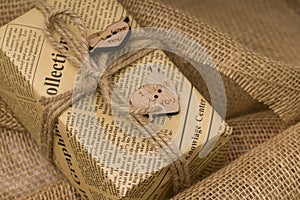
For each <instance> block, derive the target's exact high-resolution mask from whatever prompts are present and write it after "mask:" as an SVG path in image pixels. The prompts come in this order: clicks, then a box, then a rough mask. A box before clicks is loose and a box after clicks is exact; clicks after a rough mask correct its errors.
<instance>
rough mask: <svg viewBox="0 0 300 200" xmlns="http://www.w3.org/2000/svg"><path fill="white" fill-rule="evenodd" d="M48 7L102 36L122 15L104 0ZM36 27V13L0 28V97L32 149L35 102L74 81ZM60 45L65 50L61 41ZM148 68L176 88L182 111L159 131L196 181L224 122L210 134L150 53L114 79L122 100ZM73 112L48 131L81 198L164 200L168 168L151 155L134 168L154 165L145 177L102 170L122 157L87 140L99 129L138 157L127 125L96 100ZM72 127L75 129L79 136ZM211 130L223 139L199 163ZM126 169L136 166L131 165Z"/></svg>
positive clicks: (187, 89)
mask: <svg viewBox="0 0 300 200" xmlns="http://www.w3.org/2000/svg"><path fill="white" fill-rule="evenodd" d="M50 3H51V4H52V5H54V6H55V7H59V8H65V7H69V8H73V9H75V11H76V12H77V13H79V14H80V15H81V16H82V17H83V20H84V21H85V22H86V26H87V31H88V32H89V33H93V32H95V31H97V30H102V29H104V28H105V27H106V26H107V25H109V24H111V23H112V22H114V21H117V20H119V19H120V18H121V16H124V15H126V11H125V10H124V9H123V7H122V6H121V5H120V4H118V3H117V2H116V1H110V0H107V1H101V3H93V2H92V1H90V2H89V1H87V2H85V3H83V4H81V5H80V6H79V4H78V1H71V2H68V3H66V2H63V1H62V2H60V1H53V2H50ZM88 11H89V12H88ZM86 13H89V15H87V14H86ZM32 19H36V20H34V21H33V20H32ZM131 22H132V24H131V26H132V27H138V25H137V24H136V22H135V21H134V20H131ZM43 27H44V21H43V17H42V15H41V13H40V12H39V11H37V10H36V9H33V10H31V11H29V12H28V13H26V14H25V15H23V16H21V17H20V18H18V19H16V20H14V21H12V22H11V23H9V24H7V25H6V26H4V27H2V28H1V29H0V41H1V50H2V51H1V59H2V60H3V61H4V62H2V67H1V81H2V83H3V84H1V88H0V89H1V94H2V98H3V99H4V100H5V101H6V102H7V103H8V105H9V106H10V107H11V108H12V110H13V111H14V112H15V113H16V115H17V116H18V118H19V119H20V121H21V122H22V123H23V124H24V126H25V127H26V128H27V129H28V130H29V132H30V133H31V134H32V136H33V138H34V139H35V140H36V141H37V143H38V144H39V143H40V142H41V136H40V134H39V133H40V129H41V127H40V126H41V125H40V118H41V115H42V113H43V108H42V106H40V105H39V103H38V100H39V99H40V97H41V96H51V95H53V94H59V93H63V92H65V91H68V90H70V89H72V88H73V87H74V82H75V78H76V74H77V70H76V69H75V68H73V67H72V66H70V64H69V63H68V61H67V59H66V58H65V57H64V55H61V54H59V53H57V52H56V51H54V50H53V48H52V47H51V44H49V42H48V41H47V40H46V38H45V35H44V34H43V30H42V29H43ZM60 41H61V43H62V44H64V40H63V39H60ZM65 45H66V44H65ZM6 56H7V57H6ZM151 63H153V64H160V65H161V66H163V67H162V68H161V73H162V74H164V75H166V76H168V77H170V78H172V80H174V82H175V85H176V89H177V93H178V96H179V98H180V105H181V111H180V113H179V114H178V115H174V116H172V117H168V118H167V119H166V122H165V124H164V127H163V131H164V133H166V134H169V135H170V137H171V138H172V140H173V141H172V142H173V143H175V144H176V145H178V147H179V149H180V150H182V151H183V154H185V155H186V156H187V158H188V160H189V161H190V168H191V170H190V173H191V176H192V177H197V174H199V173H201V170H203V168H204V167H205V165H207V164H208V163H209V162H210V160H211V159H212V158H213V157H214V156H216V155H217V154H218V153H219V152H218V150H220V149H221V148H222V147H223V146H224V144H225V143H226V141H227V140H228V135H229V134H230V132H231V130H230V128H229V127H228V126H227V125H226V124H225V122H223V126H222V130H214V126H213V122H214V120H216V121H220V116H219V115H218V114H217V113H216V112H215V111H214V109H213V108H212V107H211V106H210V105H209V104H208V103H207V101H206V100H205V99H204V98H203V97H202V96H201V95H200V94H199V92H198V91H197V90H196V89H194V88H193V86H192V85H191V84H190V83H189V81H188V80H187V79H186V78H185V77H184V76H183V75H182V74H181V72H179V70H178V69H177V68H176V67H175V66H174V64H173V63H172V62H171V61H170V60H169V59H168V58H167V57H166V56H165V55H164V53H163V52H162V51H160V50H156V51H154V52H153V53H151V54H149V55H147V56H145V57H144V58H142V59H140V60H138V61H136V62H135V63H133V64H132V65H130V66H128V67H127V68H126V69H124V70H122V71H121V72H119V73H118V74H117V75H116V76H114V81H115V82H116V85H117V86H118V87H119V88H121V89H122V88H123V89H125V90H126V92H127V94H128V95H129V94H130V93H132V92H133V91H134V89H136V88H138V87H139V86H140V85H141V83H142V80H143V78H144V76H145V75H147V74H148V73H149V66H148V64H151ZM136 72H138V73H136ZM140 74H142V76H141V75H140ZM133 80H134V82H132V81H133ZM130 81H131V82H130ZM128 83H129V84H131V86H132V87H131V89H128V88H127V86H126V84H128ZM86 105H89V106H90V105H92V106H94V107H95V108H96V121H91V120H90V118H89V115H88V114H87V113H86V112H88V110H85V108H87V107H88V106H87V107H86ZM76 106H79V107H76ZM76 106H75V107H73V108H69V109H68V110H66V111H65V112H64V113H63V114H62V115H61V116H60V117H59V119H58V124H57V126H56V129H55V137H54V146H53V149H54V151H53V152H54V161H55V163H56V164H57V166H58V167H59V168H60V169H61V171H62V172H63V173H64V174H65V175H66V177H67V178H68V179H69V181H70V182H71V183H72V184H73V185H74V186H75V188H77V189H78V191H79V192H80V193H81V194H82V196H85V197H88V198H91V199H98V198H103V199H120V198H123V197H126V198H128V199H137V198H141V199H145V198H149V199H163V198H165V197H166V196H167V195H168V194H169V192H170V191H171V188H172V187H171V181H170V172H169V167H168V166H167V164H168V163H167V164H166V163H164V159H163V158H159V159H157V158H156V157H151V156H150V157H148V160H147V159H146V160H145V159H144V163H138V164H144V165H145V167H147V166H149V165H148V164H149V163H146V162H150V163H151V162H154V161H155V162H157V163H160V164H157V165H156V166H157V169H156V170H154V171H150V172H151V173H144V174H143V173H141V174H137V173H129V172H128V170H127V171H126V170H124V168H123V169H117V170H114V169H113V168H111V167H110V166H109V165H105V161H106V162H108V159H113V160H114V161H113V162H115V163H117V162H118V161H119V162H120V160H122V158H119V157H118V155H117V154H115V155H113V154H108V155H107V154H105V153H104V152H105V151H106V150H107V149H105V147H106V146H107V144H105V143H104V144H103V143H102V144H101V139H103V138H100V136H98V138H97V135H96V134H92V133H93V131H95V130H91V129H89V127H93V128H95V127H99V129H102V130H103V132H104V133H105V134H104V137H106V139H108V140H107V141H110V142H112V143H113V145H115V146H117V147H120V148H123V149H127V150H129V149H131V150H132V149H135V150H136V149H140V151H141V153H144V152H145V151H147V149H148V148H147V145H149V143H148V142H147V141H146V140H145V139H139V138H137V139H136V138H134V137H132V136H131V135H130V134H128V133H126V132H124V130H126V125H124V124H123V127H122V124H121V125H120V124H119V125H118V126H117V125H116V124H115V122H114V119H113V116H112V113H111V109H110V107H109V105H108V104H107V103H106V102H104V100H103V98H101V96H100V95H99V94H96V96H88V97H87V98H85V99H82V100H80V101H79V102H78V104H76ZM193 108H197V109H193ZM20 111H22V112H20ZM199 115H201V117H203V119H202V120H201V124H200V123H199V122H198V121H197V120H193V119H195V117H197V116H199ZM218 118H219V119H218ZM182 121H184V123H182ZM78 124H80V126H79V127H80V128H82V129H81V130H78ZM94 125H97V126H94ZM118 129H120V130H118ZM122 130H123V131H122ZM210 131H219V132H221V133H222V134H221V136H220V138H219V141H218V143H217V144H216V148H215V149H214V151H213V152H211V153H210V154H209V155H208V156H207V157H205V158H203V159H200V158H199V157H198V152H199V150H200V148H201V146H203V144H204V143H205V141H207V139H208V138H209V133H210ZM95 132H97V131H95ZM191 133H192V134H191ZM190 134H191V135H190ZM185 135H186V136H185ZM187 136H189V137H190V138H189V140H192V144H190V143H188V141H189V140H188V139H186V138H188V137H187ZM99 141H100V142H99ZM83 144H84V145H83ZM105 145H106V146H105ZM89 146H94V147H96V148H93V150H97V151H96V152H91V151H90V150H91V149H89V148H88V147H89ZM110 153H114V152H110ZM115 153H116V152H115ZM141 155H143V154H141ZM97 156H98V157H97ZM101 156H102V157H101ZM104 156H106V157H104ZM127 156H128V155H127ZM126 158H127V157H126ZM154 158H155V159H154ZM141 160H143V159H140V161H141ZM128 163H132V164H135V163H134V162H132V161H129V162H127V164H128ZM119 164H122V163H119ZM121 166H122V165H121ZM123 167H125V168H126V167H127V168H130V167H131V166H123ZM158 169H159V170H158ZM129 171H130V170H129ZM147 172H149V171H147Z"/></svg>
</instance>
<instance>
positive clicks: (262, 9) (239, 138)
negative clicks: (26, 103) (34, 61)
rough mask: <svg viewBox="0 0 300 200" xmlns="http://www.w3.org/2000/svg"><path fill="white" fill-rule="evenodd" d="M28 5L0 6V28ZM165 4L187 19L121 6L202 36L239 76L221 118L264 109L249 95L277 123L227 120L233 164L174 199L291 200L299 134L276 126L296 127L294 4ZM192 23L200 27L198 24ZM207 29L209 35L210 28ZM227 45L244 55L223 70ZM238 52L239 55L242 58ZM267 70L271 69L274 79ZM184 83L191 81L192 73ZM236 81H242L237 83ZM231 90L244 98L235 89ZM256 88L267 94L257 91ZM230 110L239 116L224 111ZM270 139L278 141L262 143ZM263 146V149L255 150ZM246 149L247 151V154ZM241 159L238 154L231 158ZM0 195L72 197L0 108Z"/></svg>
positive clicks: (144, 20)
mask: <svg viewBox="0 0 300 200" xmlns="http://www.w3.org/2000/svg"><path fill="white" fill-rule="evenodd" d="M29 2H30V1H27V0H14V1H2V2H1V5H0V12H1V18H0V25H3V24H4V23H6V22H8V21H10V20H12V19H13V18H15V17H16V16H19V15H21V14H22V13H23V12H25V11H27V10H28V9H29V5H30V4H29ZM195 2H196V3H195ZM128 3H129V4H128ZM222 3H223V4H222ZM173 5H174V6H177V7H178V8H180V9H183V10H185V11H187V12H189V13H190V14H192V15H194V17H195V18H191V17H190V16H187V15H186V14H183V11H180V10H176V11H174V9H173V8H171V7H170V6H161V4H160V3H153V2H151V1H150V2H142V1H129V2H127V9H128V10H129V11H132V13H134V14H135V15H136V16H135V18H136V19H140V22H141V24H143V25H158V26H162V24H167V25H168V26H170V27H175V28H177V29H179V30H181V31H183V32H187V33H190V34H191V35H192V34H193V33H192V32H191V29H190V28H186V27H189V26H192V27H194V28H195V27H198V28H199V30H201V31H199V33H203V34H200V35H203V37H201V42H202V43H205V44H209V45H208V46H209V49H210V50H211V53H212V54H214V53H215V54H216V55H218V58H217V59H218V60H219V61H220V63H221V65H220V66H224V67H226V66H230V67H231V68H230V69H228V71H226V70H225V71H224V72H231V73H232V71H234V70H236V71H238V70H237V69H239V70H242V69H247V70H246V71H244V73H243V74H242V75H241V74H240V76H238V75H236V74H235V75H234V74H232V75H231V76H229V78H227V80H228V81H229V82H231V83H232V84H231V85H232V87H227V96H228V99H229V101H228V104H229V105H228V108H229V110H228V112H229V113H230V112H231V113H232V114H230V115H231V116H234V115H240V114H242V113H245V112H253V109H254V108H255V109H258V110H261V109H264V107H261V105H258V103H257V101H255V100H253V99H251V97H250V95H251V96H252V97H254V98H256V99H257V100H259V101H262V102H264V103H266V104H267V105H269V106H270V107H271V108H272V109H273V110H275V112H276V113H278V114H279V115H280V116H281V119H280V118H279V117H278V116H277V115H276V114H274V112H273V111H266V112H258V113H254V114H251V115H246V116H241V117H238V118H234V119H230V120H229V121H228V122H229V124H230V125H231V126H232V127H233V128H234V132H233V137H232V140H231V147H230V152H229V154H228V161H232V160H235V159H236V160H235V161H234V162H232V163H231V164H230V165H228V166H227V167H225V168H223V169H221V170H220V171H219V172H217V173H216V174H214V175H212V176H208V177H207V178H205V179H204V180H202V181H201V182H199V183H197V184H196V185H194V186H192V187H191V188H190V189H188V190H186V191H183V192H182V193H180V194H178V195H177V196H176V197H174V198H175V199H189V198H195V199H196V198H198V199H199V198H203V199H274V198H276V199H299V198H300V188H299V184H300V183H299V180H300V169H299V163H300V157H299V155H300V152H299V146H300V138H299V135H300V132H299V130H300V128H299V124H298V125H295V126H293V127H291V128H289V129H287V127H288V124H287V123H285V122H283V121H282V119H286V120H288V121H289V122H291V123H297V122H298V121H299V113H300V112H299V107H300V106H299V102H300V101H299V96H300V95H299V63H300V58H299V53H300V46H299V41H300V40H299V37H300V28H299V27H300V17H299V10H300V6H299V5H300V3H299V1H296V0H286V1H279V0H269V1H255V2H254V1H253V0H243V1H238V0H229V1H223V2H222V1H221V0H220V1H191V0H188V1H182V2H181V1H174V2H173ZM154 11H155V12H154ZM151 16H152V17H151ZM172 16H175V17H173V18H172ZM154 17H159V18H158V19H159V20H153V19H154ZM164 19H165V20H167V19H169V20H170V22H169V23H165V21H164ZM186 19H188V20H186ZM199 19H201V20H203V21H204V22H205V23H203V22H201V23H198V22H197V21H198V20H199ZM181 20H182V21H181ZM184 22H185V23H184ZM197 23H198V24H197ZM207 24H210V25H213V26H215V27H216V28H217V29H212V27H211V26H208V25H207ZM179 25H180V26H179ZM224 33H225V34H224ZM195 36H197V34H195ZM225 36H226V37H225ZM224 37H225V39H224ZM216 41H219V42H216ZM221 41H222V42H221ZM232 44H238V46H239V48H237V49H236V50H237V52H239V53H240V54H239V55H244V56H242V57H240V56H238V57H236V58H235V60H234V61H235V62H236V63H237V64H236V65H234V64H233V65H230V63H223V62H228V60H226V59H227V58H228V55H227V53H228V52H227V51H224V48H225V47H228V46H229V47H230V46H231V45H232ZM240 47H241V48H240ZM225 49H226V48H225ZM245 49H246V50H245ZM245 52H246V54H247V55H245V54H243V53H245ZM265 56H266V57H265ZM222 60H224V61H222ZM273 60H278V61H280V62H277V61H273ZM230 62H231V64H232V63H235V62H233V61H230ZM183 66H186V65H183ZM239 67H241V68H239ZM247 67H248V68H247ZM252 70H253V71H252ZM272 70H275V71H276V70H278V74H276V73H275V72H274V71H272ZM254 71H255V72H256V73H255V75H256V76H254V74H253V72H254ZM246 72H247V73H246ZM265 72H268V73H265ZM224 74H226V75H229V74H230V73H224ZM259 75H262V76H265V78H266V79H268V80H270V78H272V77H277V79H276V82H277V83H278V84H281V83H284V85H283V87H275V86H276V84H275V83H276V82H268V83H266V84H263V83H262V82H261V81H262V80H261V79H259V78H260V76H259ZM187 77H189V78H190V80H192V79H193V75H192V74H189V75H188V76H187ZM255 77H256V78H257V79H259V80H256V81H257V82H255V81H253V79H255ZM196 78H197V77H196ZM196 78H194V79H195V80H196ZM239 80H243V81H245V80H248V81H246V82H244V83H243V82H242V81H239ZM194 82H196V81H194ZM256 83H260V84H256ZM238 84H240V85H241V86H242V88H244V89H245V90H246V91H247V92H249V93H250V95H248V94H247V93H246V92H244V91H243V89H241V88H239V87H238ZM225 85H227V84H226V82H225ZM274 85H275V86H274ZM264 86H269V87H270V88H267V89H265V90H264V88H263V87H264ZM285 86H288V87H285ZM230 99H232V100H230ZM245 102H250V104H248V103H245ZM235 107H237V108H239V109H238V110H235V111H231V110H234V109H235ZM285 129H287V130H285ZM283 130H285V131H283ZM276 134H279V135H278V136H276V137H275V138H273V139H271V140H269V141H267V140H268V139H269V138H272V137H273V136H275V135H276ZM265 141H267V142H266V143H263V142H265ZM257 146H258V147H257ZM253 148H254V149H253ZM250 149H253V150H251V151H250V152H248V153H247V151H249V150H250ZM242 154H244V155H243V156H242V157H240V158H238V157H239V156H240V155H242ZM0 188H1V190H0V199H18V198H23V199H30V198H31V199H76V197H77V196H76V192H75V190H74V188H72V187H71V186H70V185H69V183H68V182H67V181H66V180H65V178H64V177H63V176H62V174H61V173H59V172H58V171H57V170H56V169H55V167H54V166H53V165H52V164H50V163H49V162H47V161H46V160H45V159H43V158H42V156H41V155H40V154H39V152H38V149H37V147H36V146H35V143H34V142H33V140H32V139H31V138H30V136H29V134H28V133H27V132H26V131H25V130H24V128H23V127H22V125H20V124H19V123H18V122H17V120H16V119H15V118H14V117H13V114H12V113H11V112H10V110H9V109H8V108H7V106H6V105H5V104H4V103H3V102H2V101H0Z"/></svg>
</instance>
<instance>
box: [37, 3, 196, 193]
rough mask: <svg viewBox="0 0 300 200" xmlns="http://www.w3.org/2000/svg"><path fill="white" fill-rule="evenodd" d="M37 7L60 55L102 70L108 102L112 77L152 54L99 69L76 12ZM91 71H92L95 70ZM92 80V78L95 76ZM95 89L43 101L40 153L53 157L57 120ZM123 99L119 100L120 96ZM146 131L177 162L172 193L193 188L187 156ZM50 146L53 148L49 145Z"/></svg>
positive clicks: (143, 52) (173, 167)
mask: <svg viewBox="0 0 300 200" xmlns="http://www.w3.org/2000/svg"><path fill="white" fill-rule="evenodd" d="M36 8H37V9H38V10H40V11H41V12H42V14H43V15H44V17H45V28H44V33H45V35H46V36H47V38H48V40H49V42H50V43H51V44H52V46H53V47H54V48H55V49H56V50H57V51H58V52H60V53H62V54H63V55H65V56H66V58H67V59H68V60H69V62H70V63H71V64H72V65H73V66H74V67H76V68H78V69H80V68H82V67H85V68H87V70H89V68H90V69H93V70H95V69H99V70H101V71H103V74H102V75H101V79H100V81H99V82H98V88H97V90H98V91H99V92H101V94H102V96H103V97H104V99H105V100H106V102H107V103H108V102H111V95H112V92H113V87H112V84H110V82H109V77H110V76H111V75H113V74H115V73H116V72H118V71H119V70H120V69H122V68H124V67H126V66H127V65H129V64H131V63H132V62H134V61H136V60H138V59H139V58H142V57H144V56H145V55H146V54H148V53H150V52H152V51H153V49H147V48H144V49H142V50H138V51H133V52H128V53H126V54H125V55H123V56H121V57H119V58H118V59H117V60H115V61H113V63H112V64H111V65H110V66H109V67H108V68H107V69H105V67H106V66H98V65H97V64H96V63H95V62H93V60H92V59H91V58H89V56H88V54H89V50H88V49H89V48H88V47H89V44H88V41H87V33H86V30H85V26H84V23H83V21H82V19H81V17H80V16H78V15H77V13H75V12H73V11H71V10H68V9H54V8H52V7H51V6H50V5H49V4H47V3H45V2H42V1H38V2H37V3H36ZM63 17H69V18H70V19H71V20H72V21H73V23H74V24H75V25H76V27H77V29H78V30H79V36H76V35H75V34H74V33H73V32H72V31H71V30H70V29H69V28H68V27H67V26H66V25H65V22H64V19H63ZM54 31H56V32H57V33H58V34H59V35H60V36H61V37H62V38H63V39H64V40H65V41H66V43H67V45H68V48H65V47H63V46H62V45H61V44H60V43H59V42H58V41H57V40H56V39H55V37H54V34H53V33H54ZM83 62H84V64H83ZM93 70H91V71H93ZM89 75H91V77H89V78H96V77H95V76H94V77H93V76H92V74H89ZM93 89H94V86H93V85H92V84H85V85H84V86H83V87H81V88H80V90H79V91H76V93H74V91H73V90H70V91H67V92H65V93H62V94H58V95H56V96H55V97H51V98H48V97H42V98H41V99H40V103H41V105H43V106H44V113H43V116H42V120H41V121H42V130H41V132H42V142H41V150H42V152H43V153H44V154H47V156H48V158H49V159H50V160H51V158H52V143H53V132H54V126H55V123H56V119H57V118H58V117H59V116H60V115H61V114H62V113H63V112H64V111H65V110H66V109H67V108H68V107H69V106H70V105H72V103H74V102H76V101H78V100H79V99H81V98H83V97H84V96H85V95H87V94H89V93H90V92H91V91H93ZM119 98H120V97H119ZM149 111H150V108H142V109H137V108H132V107H130V108H129V113H130V114H132V116H133V117H134V118H135V119H136V120H137V122H139V119H138V117H137V116H138V115H144V114H148V113H149ZM146 132H147V133H148V134H149V136H150V137H151V141H150V142H151V143H154V144H155V146H156V147H158V148H162V147H163V146H166V147H167V148H164V154H165V156H167V157H169V158H170V159H171V160H174V163H171V164H170V169H171V176H172V181H173V190H174V192H175V193H177V192H179V190H181V189H184V188H186V187H189V186H190V176H189V171H188V162H187V160H186V158H185V157H184V156H181V155H180V154H179V152H178V150H177V149H174V145H173V146H170V145H169V144H168V141H170V138H168V136H167V135H163V134H156V135H155V136H153V135H152V134H151V133H149V130H146ZM49 144H50V145H49Z"/></svg>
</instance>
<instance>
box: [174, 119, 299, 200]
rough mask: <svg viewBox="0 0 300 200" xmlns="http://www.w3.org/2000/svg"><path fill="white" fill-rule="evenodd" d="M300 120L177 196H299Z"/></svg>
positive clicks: (264, 197) (229, 197) (201, 197)
mask: <svg viewBox="0 0 300 200" xmlns="http://www.w3.org/2000/svg"><path fill="white" fill-rule="evenodd" d="M299 146H300V123H299V124H297V125H295V126H293V127H291V128H289V129H287V130H286V131H284V132H282V133H281V134H279V135H278V136H276V137H274V138H272V139H270V140H269V141H267V142H266V143H264V144H263V145H260V146H259V147H257V148H255V149H253V150H252V151H250V152H249V153H247V154H245V155H243V156H242V157H241V158H240V159H237V160H236V161H234V162H232V163H231V164H230V165H228V166H227V167H225V168H223V169H221V170H219V171H218V172H217V173H215V174H213V175H212V176H210V177H208V178H207V179H205V180H203V181H201V182H198V183H197V184H195V185H193V186H191V187H190V188H189V189H187V190H185V191H184V192H182V193H180V194H178V195H177V196H175V197H174V198H173V199H291V200H292V199H295V200H296V199H299V198H300V187H299V185H300V166H299V163H300V148H299Z"/></svg>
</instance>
